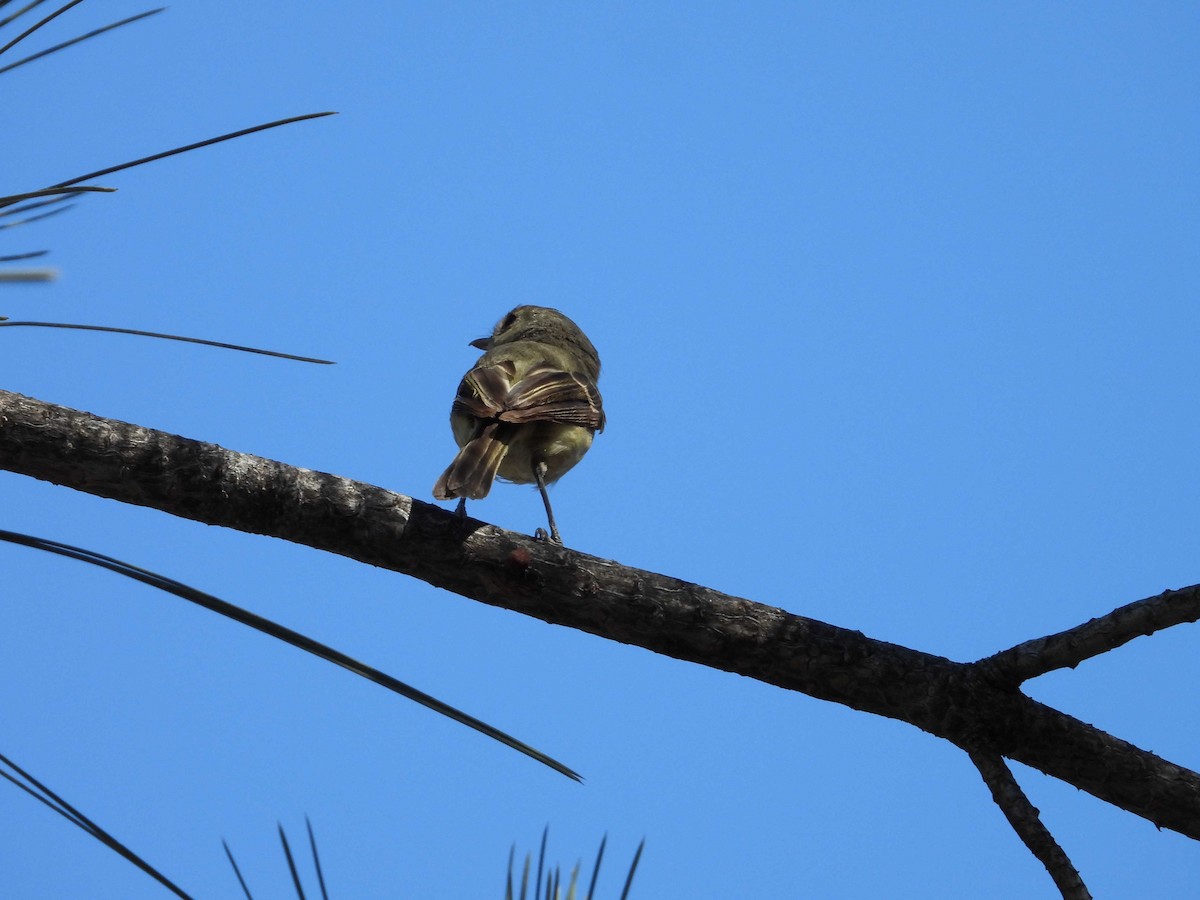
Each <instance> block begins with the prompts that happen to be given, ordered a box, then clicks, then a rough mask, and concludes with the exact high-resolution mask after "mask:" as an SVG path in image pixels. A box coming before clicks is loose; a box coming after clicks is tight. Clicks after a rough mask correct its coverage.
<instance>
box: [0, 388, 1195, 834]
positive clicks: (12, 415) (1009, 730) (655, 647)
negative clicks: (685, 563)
mask: <svg viewBox="0 0 1200 900" xmlns="http://www.w3.org/2000/svg"><path fill="white" fill-rule="evenodd" d="M0 468H4V469H8V470H10V471H13V472H18V473H21V474H24V475H29V476H32V477H34V478H40V479H42V480H45V481H51V482H54V483H56V484H61V485H66V486H69V487H72V488H75V489H77V490H82V491H87V492H88V493H92V494H95V495H97V496H101V497H108V498H111V499H114V500H119V501H122V502H125V503H132V504H136V505H139V506H148V507H152V508H155V509H159V510H162V511H164V512H169V513H171V514H172V515H177V516H182V517H184V518H189V519H194V520H196V521H200V522H206V523H208V524H213V525H224V526H226V527H229V528H236V529H239V530H241V531H246V532H249V533H252V534H263V535H270V536H272V537H278V538H283V539H285V540H290V541H294V542H296V543H301V544H306V545H308V546H311V547H315V548H317V549H321V550H326V551H328V552H331V553H338V554H341V555H343V556H347V557H350V558H352V559H356V560H358V561H360V562H364V563H368V564H370V565H375V566H381V567H384V568H388V569H392V570H395V571H397V572H402V573H405V574H407V575H411V576H413V577H415V578H419V579H421V580H422V581H426V582H428V583H429V584H432V585H434V586H436V587H441V588H445V589H446V590H449V591H452V592H454V593H456V594H460V595H462V596H464V597H469V598H471V599H474V600H478V601H480V602H483V603H488V604H491V605H493V606H499V607H503V608H505V609H510V610H514V611H516V612H520V613H524V614H525V615H530V616H534V617H536V618H539V619H542V620H543V621H546V622H550V623H553V624H557V625H566V626H569V627H572V628H577V629H580V630H582V631H587V632H590V633H592V634H596V635H600V636H601V637H605V638H608V639H610V640H615V641H621V642H623V643H627V644H635V645H637V646H640V647H644V648H646V649H648V650H652V651H654V652H656V653H662V654H665V655H668V656H673V657H675V658H677V659H683V660H687V661H690V662H695V663H699V664H701V665H706V666H710V667H713V668H717V669H723V670H725V671H728V672H735V673H737V674H740V675H746V676H748V677H751V678H756V679H758V680H760V681H764V682H767V683H769V684H774V685H777V686H779V687H783V688H786V689H788V690H794V691H800V692H802V693H805V694H808V695H810V696H812V697H817V698H820V699H823V700H831V701H833V702H835V703H841V704H844V705H846V706H849V707H851V708H853V709H858V710H863V711H865V712H871V713H875V714H876V715H881V716H887V717H889V718H893V719H899V720H902V721H905V722H909V723H910V724H912V725H914V726H916V727H917V728H920V729H922V730H923V731H927V732H929V733H930V734H933V735H936V736H938V737H942V738H945V739H946V740H949V741H952V742H953V743H955V744H956V745H958V746H960V747H962V748H964V749H967V750H968V752H970V748H973V747H988V748H991V750H992V751H993V752H994V753H996V754H998V755H1001V756H1004V757H1007V758H1009V759H1015V760H1018V761H1020V762H1023V763H1025V764H1026V765H1029V766H1031V767H1033V768H1035V769H1038V770H1039V771H1041V772H1044V773H1046V774H1047V775H1051V776H1053V777H1055V778H1060V779H1062V780H1063V781H1065V782H1067V783H1068V784H1072V785H1074V786H1075V787H1078V788H1080V789H1081V790H1084V791H1087V792H1088V793H1090V794H1092V795H1093V796H1095V797H1098V798H1100V799H1101V800H1104V801H1106V802H1108V803H1112V804H1114V805H1116V806H1119V807H1121V808H1122V809H1125V810H1128V811H1129V812H1132V813H1134V814H1136V815H1139V816H1142V817H1143V818H1146V819H1148V820H1150V821H1151V822H1153V823H1154V824H1155V825H1157V826H1158V827H1160V828H1170V829H1172V830H1173V831H1177V832H1179V833H1181V834H1185V835H1187V836H1188V837H1191V838H1193V839H1198V840H1200V775H1197V774H1196V773H1195V772H1192V771H1190V770H1188V769H1184V768H1182V767H1180V766H1177V765H1175V764H1173V763H1170V762H1167V761H1166V760H1163V759H1161V758H1159V757H1157V756H1155V755H1154V754H1152V753H1149V752H1147V751H1145V750H1141V749H1139V748H1137V747H1134V746H1133V745H1131V744H1128V743H1126V742H1124V741H1122V740H1119V739H1118V738H1115V737H1113V736H1112V735H1109V734H1106V733H1104V732H1103V731H1100V730H1099V729H1097V728H1094V727H1092V726H1090V725H1087V724H1085V723H1083V722H1080V721H1079V720H1077V719H1074V718H1072V717H1070V716H1068V715H1066V714H1064V713H1061V712H1059V711H1057V710H1054V709H1051V708H1050V707H1047V706H1045V705H1043V704H1041V703H1037V702H1036V701H1034V700H1032V699H1030V698H1029V697H1027V696H1025V695H1024V694H1022V693H1021V692H1020V691H1019V690H1017V689H1016V688H1015V687H1013V686H1012V685H1011V684H1005V683H1004V682H1002V681H997V680H995V679H994V678H992V677H990V676H989V669H988V667H986V666H981V665H978V664H967V663H956V662H952V661H950V660H948V659H945V658H943V657H940V656H934V655H932V654H928V653H922V652H920V651H917V650H910V649H908V648H905V647H899V646H896V645H894V644H888V643H885V642H883V641H877V640H873V639H871V638H868V637H866V636H864V635H862V634H861V633H859V632H856V631H850V630H848V629H844V628H838V627H836V626H833V625H828V624H826V623H824V622H819V621H816V620H814V619H808V618H804V617H802V616H797V615H792V614H791V613H788V612H785V611H784V610H782V609H777V608H775V607H772V606H766V605H764V604H761V603H755V602H752V601H750V600H745V599H742V598H739V597H732V596H729V595H726V594H721V593H718V592H716V591H713V590H709V589H708V588H705V587H701V586H699V585H695V584H690V583H688V582H686V581H681V580H679V579H675V578H670V577H667V576H664V575H658V574H655V573H653V572H647V571H644V570H641V569H633V568H629V567H626V566H621V565H619V564H617V563H615V562H612V561H610V560H604V559H597V558H596V557H592V556H588V555H586V554H583V553H577V552H574V551H571V550H568V549H565V548H562V547H557V546H553V545H549V544H547V543H543V542H538V541H534V540H533V539H531V538H527V537H525V536H523V535H518V534H514V533H513V532H509V531H504V530H502V529H499V528H495V527H493V526H491V525H486V524H484V523H482V522H479V521H476V520H474V519H465V520H460V519H459V518H458V517H457V516H455V515H454V514H453V513H451V512H448V511H446V510H443V509H441V508H439V507H436V506H432V505H430V504H427V503H422V502H421V501H419V500H414V499H412V498H410V497H405V496H403V495H400V494H394V493H391V492H390V491H385V490H383V489H382V488H378V487H375V486H373V485H369V484H364V483H361V482H356V481H351V480H350V479H346V478H340V477H338V476H335V475H328V474H325V473H321V472H314V471H311V470H308V469H299V468H294V467H292V466H288V465H285V464H283V463H279V462H275V461H272V460H268V459H262V458H260V457H255V456H250V455H247V454H241V453H235V452H232V451H229V450H225V449H223V448H221V447H218V446H216V445H215V444H207V443H201V442H198V441H192V440H188V439H186V438H181V437H178V436H175V435H171V434H167V433H165V432H160V431H153V430H151V429H147V428H142V427H139V426H136V425H129V424H126V423H123V422H118V421H115V420H111V419H102V418H99V417H96V416H93V415H91V414H89V413H83V412H78V411H75V410H71V409H66V408H64V407H59V406H54V405H52V404H48V403H43V402H41V401H38V400H33V399H30V398H27V397H21V396H20V395H17V394H12V393H8V392H0ZM1189 590H1200V589H1189Z"/></svg>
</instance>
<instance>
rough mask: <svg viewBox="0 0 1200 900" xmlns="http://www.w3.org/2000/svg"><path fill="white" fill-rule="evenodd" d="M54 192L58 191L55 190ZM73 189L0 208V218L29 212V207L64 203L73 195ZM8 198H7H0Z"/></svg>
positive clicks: (34, 207) (37, 207) (36, 207)
mask: <svg viewBox="0 0 1200 900" xmlns="http://www.w3.org/2000/svg"><path fill="white" fill-rule="evenodd" d="M55 193H58V192H57V191H56V192H55ZM75 194H76V192H75V191H68V192H63V193H60V194H59V195H58V196H57V197H51V198H50V199H49V200H35V201H34V202H33V203H24V204H22V205H21V206H14V207H13V208H12V209H3V210H0V218H3V217H4V216H16V215H20V214H21V213H23V212H29V210H31V209H40V208H41V207H43V206H53V205H54V204H55V203H65V202H67V201H68V200H71V199H73V198H74V197H75ZM0 199H8V198H0Z"/></svg>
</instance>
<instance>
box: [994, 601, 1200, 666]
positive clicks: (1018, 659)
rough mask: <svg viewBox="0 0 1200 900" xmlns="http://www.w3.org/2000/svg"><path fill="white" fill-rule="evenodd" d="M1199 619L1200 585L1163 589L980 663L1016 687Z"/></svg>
mask: <svg viewBox="0 0 1200 900" xmlns="http://www.w3.org/2000/svg"><path fill="white" fill-rule="evenodd" d="M1198 619H1200V585H1193V586H1191V587H1186V588H1183V589H1182V590H1178V591H1163V592H1162V593H1161V594H1159V595H1158V596H1156V597H1147V598H1145V599H1144V600H1137V601H1135V602H1133V603H1128V604H1126V605H1125V606H1121V607H1118V608H1117V609H1114V610H1113V611H1112V612H1110V613H1109V614H1108V615H1105V616H1101V617H1100V618H1098V619H1092V620H1091V621H1088V622H1084V623H1083V624H1082V625H1077V626H1076V627H1074V628H1070V629H1068V630H1067V631H1061V632H1059V633H1058V634H1052V635H1049V636H1048V637H1040V638H1034V639H1033V640H1031V641H1025V642H1024V643H1021V644H1017V646H1015V647H1010V648H1009V649H1007V650H1002V651H1001V652H999V653H997V654H995V655H993V656H989V657H987V658H986V659H981V660H980V661H979V662H978V663H977V665H978V666H979V667H980V668H981V669H983V670H984V671H986V672H987V673H988V677H989V678H992V679H994V680H996V681H998V682H1000V683H1003V684H1009V685H1012V686H1014V687H1015V686H1016V685H1018V684H1020V683H1021V682H1023V681H1028V680H1029V679H1030V678H1036V677H1037V676H1038V675H1045V674H1046V673H1047V672H1052V671H1054V670H1055V669H1065V668H1071V669H1073V668H1075V666H1077V665H1079V664H1080V663H1081V662H1083V661H1084V660H1085V659H1091V658H1092V657H1093V656H1099V655H1100V654H1101V653H1107V652H1108V651H1109V650H1112V649H1114V648H1116V647H1120V646H1121V645H1122V644H1127V643H1129V642H1130V641H1132V640H1133V639H1134V638H1136V637H1141V636H1142V635H1149V634H1153V633H1154V632H1156V631H1161V630H1162V629H1164V628H1170V627H1171V626H1172V625H1182V624H1185V623H1187V622H1195V621H1196V620H1198Z"/></svg>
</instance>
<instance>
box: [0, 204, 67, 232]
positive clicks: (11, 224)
mask: <svg viewBox="0 0 1200 900" xmlns="http://www.w3.org/2000/svg"><path fill="white" fill-rule="evenodd" d="M74 208H75V204H74V203H68V204H67V205H66V206H60V207H58V208H57V209H48V210H46V211H45V212H40V213H37V214H36V215H32V216H28V217H26V218H24V219H17V220H16V221H15V222H4V223H2V224H0V231H3V230H5V229H6V228H16V227H17V226H18V225H28V224H29V223H30V222H40V221H41V220H42V219H49V218H50V217H51V216H57V215H58V214H59V213H65V212H66V211H67V210H69V209H74Z"/></svg>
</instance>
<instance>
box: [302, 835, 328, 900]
mask: <svg viewBox="0 0 1200 900" xmlns="http://www.w3.org/2000/svg"><path fill="white" fill-rule="evenodd" d="M304 825H305V827H307V828H308V846H309V847H310V848H311V849H312V855H313V868H314V869H316V870H317V883H318V884H319V885H320V886H321V898H322V900H329V892H328V891H326V890H325V873H324V872H322V871H321V857H320V856H318V855H317V838H316V835H314V834H313V827H312V822H311V821H309V818H308V816H305V817H304Z"/></svg>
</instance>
